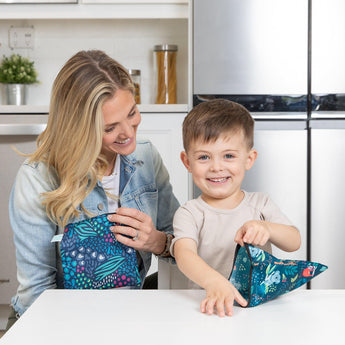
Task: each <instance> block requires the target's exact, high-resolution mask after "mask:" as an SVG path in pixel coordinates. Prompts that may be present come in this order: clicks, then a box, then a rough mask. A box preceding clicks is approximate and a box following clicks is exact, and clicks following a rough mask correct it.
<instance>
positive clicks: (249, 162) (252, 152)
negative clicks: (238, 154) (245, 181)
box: [246, 149, 258, 170]
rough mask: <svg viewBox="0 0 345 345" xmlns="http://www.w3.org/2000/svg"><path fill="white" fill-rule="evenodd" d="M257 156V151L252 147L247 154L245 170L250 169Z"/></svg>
mask: <svg viewBox="0 0 345 345" xmlns="http://www.w3.org/2000/svg"><path fill="white" fill-rule="evenodd" d="M257 156H258V152H257V151H256V150H254V149H251V150H250V151H249V154H248V158H247V164H246V170H250V169H251V167H252V166H253V165H254V162H255V160H256V157H257Z"/></svg>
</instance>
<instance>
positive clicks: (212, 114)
mask: <svg viewBox="0 0 345 345" xmlns="http://www.w3.org/2000/svg"><path fill="white" fill-rule="evenodd" d="M241 129H242V130H243V134H244V136H245V139H246V141H247V144H248V148H249V149H251V148H252V147H253V145H254V120H253V118H252V116H251V115H250V113H249V111H248V110H247V109H246V108H245V107H244V106H242V105H241V104H238V103H236V102H232V101H228V100H226V99H220V98H218V99H214V100H211V101H207V102H203V103H200V104H198V105H197V106H195V107H194V108H193V109H192V110H191V111H190V112H189V113H188V115H187V116H186V117H185V119H184V121H183V147H184V149H185V151H186V152H188V150H189V148H190V144H191V143H192V142H194V141H196V140H200V139H201V140H203V141H205V142H206V143H207V142H210V141H216V140H217V138H218V137H219V136H220V135H221V134H224V133H226V132H232V131H237V130H241Z"/></svg>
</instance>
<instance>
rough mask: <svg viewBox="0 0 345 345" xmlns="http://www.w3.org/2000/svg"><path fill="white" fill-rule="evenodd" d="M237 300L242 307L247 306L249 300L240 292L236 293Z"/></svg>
mask: <svg viewBox="0 0 345 345" xmlns="http://www.w3.org/2000/svg"><path fill="white" fill-rule="evenodd" d="M235 300H236V302H237V303H238V304H239V305H241V306H242V307H246V306H247V304H248V302H247V301H246V300H245V299H244V298H243V297H242V296H241V294H240V293H239V292H237V293H235Z"/></svg>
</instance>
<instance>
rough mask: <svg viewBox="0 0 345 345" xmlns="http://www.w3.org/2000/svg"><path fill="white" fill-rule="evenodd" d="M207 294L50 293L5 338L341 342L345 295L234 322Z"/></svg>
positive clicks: (309, 296) (313, 294)
mask: <svg viewBox="0 0 345 345" xmlns="http://www.w3.org/2000/svg"><path fill="white" fill-rule="evenodd" d="M204 295H205V292H204V291H203V290H47V291H45V292H44V293H43V294H42V295H41V296H40V297H39V298H38V299H37V300H36V302H35V303H34V304H33V305H32V306H31V307H30V308H29V309H28V311H27V312H26V313H25V314H24V315H23V316H22V317H21V318H20V319H19V321H17V323H16V324H15V325H14V326H13V327H12V328H11V329H10V330H9V331H8V332H7V333H6V334H5V335H4V336H3V338H2V339H1V340H0V344H1V345H12V344H16V345H17V344H21V343H24V342H25V343H27V344H35V345H40V344H47V343H49V344H59V345H61V344H63V343H66V344H73V343H77V344H83V345H88V344H106V343H114V344H115V343H119V344H123V343H125V344H150V345H155V344H159V345H162V344H217V343H219V342H226V343H231V344H256V345H258V344H265V345H269V344H279V345H284V344H288V345H298V344H303V345H304V344H312V345H318V344H320V345H321V344H322V345H324V344H340V343H342V342H343V341H344V340H343V339H344V338H343V327H344V324H345V317H344V313H343V311H344V309H345V290H302V289H299V290H296V291H293V292H290V293H288V294H285V295H283V296H281V297H279V298H277V299H275V300H273V301H270V302H267V303H265V304H262V305H260V306H257V307H254V308H241V307H234V316H233V317H224V318H219V317H218V316H216V315H212V316H209V315H205V314H202V313H201V312H200V311H199V305H200V301H201V299H202V298H203V297H204Z"/></svg>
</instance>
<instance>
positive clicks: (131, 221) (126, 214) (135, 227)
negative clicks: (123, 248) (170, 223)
mask: <svg viewBox="0 0 345 345" xmlns="http://www.w3.org/2000/svg"><path fill="white" fill-rule="evenodd" d="M108 220H109V221H111V222H115V223H120V224H123V225H124V226H120V225H115V226H112V227H111V228H110V230H111V231H112V232H113V233H114V235H115V238H116V240H117V241H119V242H121V243H123V244H125V245H127V246H129V247H132V248H134V249H137V250H143V251H147V252H151V253H154V254H160V253H161V252H162V251H163V250H164V247H165V241H166V234H165V233H164V232H161V231H158V230H157V229H156V228H155V227H154V225H153V222H152V219H151V217H150V216H148V215H147V214H146V213H143V212H141V211H139V210H137V209H135V208H128V207H120V208H118V209H117V210H116V213H114V214H111V215H109V216H108ZM126 236H127V237H126Z"/></svg>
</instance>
